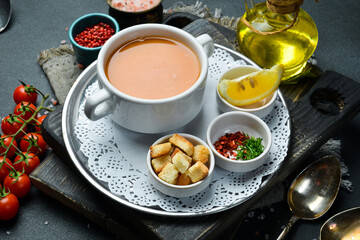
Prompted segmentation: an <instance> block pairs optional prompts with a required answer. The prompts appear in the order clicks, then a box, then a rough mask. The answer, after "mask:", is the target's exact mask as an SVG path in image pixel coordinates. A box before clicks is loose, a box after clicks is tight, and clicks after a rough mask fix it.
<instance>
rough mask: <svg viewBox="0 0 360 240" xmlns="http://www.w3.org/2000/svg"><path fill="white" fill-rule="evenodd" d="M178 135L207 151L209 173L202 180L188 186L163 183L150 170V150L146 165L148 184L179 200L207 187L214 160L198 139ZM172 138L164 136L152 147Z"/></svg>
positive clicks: (151, 169)
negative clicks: (208, 155)
mask: <svg viewBox="0 0 360 240" xmlns="http://www.w3.org/2000/svg"><path fill="white" fill-rule="evenodd" d="M178 135H180V136H183V137H184V138H186V139H187V140H188V141H190V142H191V143H192V144H193V145H194V146H196V145H199V144H201V145H204V146H205V147H207V148H208V149H209V152H210V158H209V161H208V162H207V164H205V165H207V167H208V168H209V173H208V175H207V176H206V177H205V178H204V179H203V180H201V181H198V182H196V183H193V184H189V185H174V184H170V183H167V182H165V181H163V180H162V179H160V178H159V177H158V176H157V175H156V173H155V172H154V170H153V168H152V165H151V156H150V150H149V151H148V154H147V156H146V164H147V168H148V172H149V179H150V183H151V184H152V185H153V186H154V187H155V188H156V189H158V190H159V191H160V192H162V193H164V194H166V195H169V196H172V197H177V198H181V197H189V196H192V195H195V194H196V193H199V192H201V191H202V190H204V189H205V188H206V187H207V186H209V184H210V182H211V178H212V175H213V172H214V167H215V158H214V155H213V153H212V151H211V148H210V147H209V146H208V145H207V143H206V142H204V141H203V140H201V139H200V138H198V137H195V136H193V135H190V134H185V133H178ZM172 136H173V134H169V135H166V136H164V137H162V138H160V139H158V140H157V141H155V142H154V143H153V144H152V145H156V144H159V143H164V142H167V141H168V140H169V138H170V137H172Z"/></svg>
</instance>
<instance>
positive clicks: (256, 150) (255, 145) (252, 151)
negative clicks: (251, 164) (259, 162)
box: [236, 137, 264, 160]
mask: <svg viewBox="0 0 360 240" xmlns="http://www.w3.org/2000/svg"><path fill="white" fill-rule="evenodd" d="M261 141H262V138H254V137H250V138H249V139H246V140H245V141H244V142H243V144H242V145H240V146H239V147H238V149H237V150H236V151H237V155H236V159H237V160H238V159H241V160H250V159H253V158H256V157H257V156H259V155H260V154H261V153H262V152H263V151H264V146H263V145H262V144H261Z"/></svg>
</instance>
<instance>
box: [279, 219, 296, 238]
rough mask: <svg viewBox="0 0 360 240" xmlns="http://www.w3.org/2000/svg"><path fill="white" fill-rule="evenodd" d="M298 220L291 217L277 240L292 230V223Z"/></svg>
mask: <svg viewBox="0 0 360 240" xmlns="http://www.w3.org/2000/svg"><path fill="white" fill-rule="evenodd" d="M298 219H299V218H298V217H297V216H294V215H292V216H291V218H290V220H289V222H288V224H287V225H286V227H285V228H284V230H283V231H282V232H281V233H280V235H279V237H278V238H277V240H282V239H284V238H285V235H286V234H287V233H288V232H289V231H290V229H291V228H292V226H293V225H294V223H295V222H296V221H297V220H298Z"/></svg>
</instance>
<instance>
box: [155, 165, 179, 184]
mask: <svg viewBox="0 0 360 240" xmlns="http://www.w3.org/2000/svg"><path fill="white" fill-rule="evenodd" d="M158 176H159V178H160V179H162V180H163V181H165V182H167V183H170V184H176V183H177V179H178V177H179V171H178V170H177V168H176V167H175V166H174V164H172V163H171V162H168V163H167V164H166V165H165V167H164V168H163V169H162V171H161V172H160V173H159V175H158Z"/></svg>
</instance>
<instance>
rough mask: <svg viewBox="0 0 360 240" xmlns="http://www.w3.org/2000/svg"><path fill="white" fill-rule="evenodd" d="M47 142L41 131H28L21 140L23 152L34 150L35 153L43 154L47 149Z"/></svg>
mask: <svg viewBox="0 0 360 240" xmlns="http://www.w3.org/2000/svg"><path fill="white" fill-rule="evenodd" d="M46 147H47V145H46V142H45V141H44V138H43V137H42V136H41V134H39V133H34V132H32V133H27V134H26V135H25V136H24V137H23V138H22V139H21V141H20V150H21V151H22V152H32V153H34V154H35V155H38V156H40V155H42V154H43V153H44V152H45V150H46Z"/></svg>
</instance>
